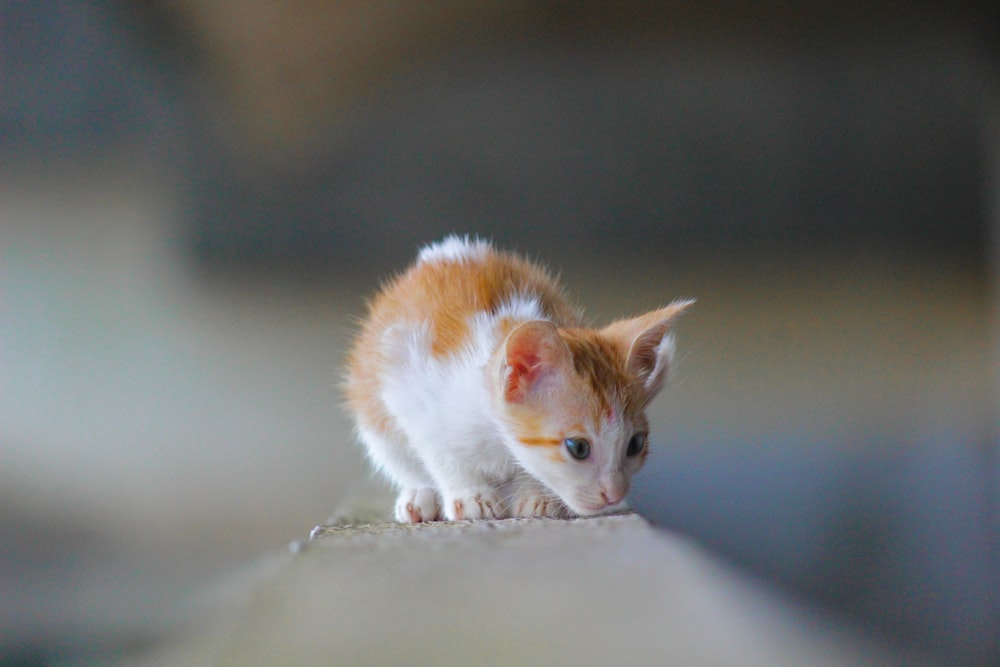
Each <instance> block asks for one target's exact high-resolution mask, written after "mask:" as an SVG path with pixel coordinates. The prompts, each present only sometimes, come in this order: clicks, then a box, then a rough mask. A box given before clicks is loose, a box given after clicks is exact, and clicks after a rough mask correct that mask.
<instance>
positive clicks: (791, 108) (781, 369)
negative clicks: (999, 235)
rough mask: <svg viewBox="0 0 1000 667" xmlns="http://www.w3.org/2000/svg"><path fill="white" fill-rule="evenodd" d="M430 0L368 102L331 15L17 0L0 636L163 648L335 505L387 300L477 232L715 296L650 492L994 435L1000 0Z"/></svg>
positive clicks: (1, 70) (9, 137)
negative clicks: (346, 410)
mask: <svg viewBox="0 0 1000 667" xmlns="http://www.w3.org/2000/svg"><path fill="white" fill-rule="evenodd" d="M428 6H430V7H432V9H434V10H435V11H438V10H439V11H441V16H442V17H443V18H442V20H441V21H440V24H441V25H442V26H444V27H443V28H441V29H440V30H433V29H431V28H427V30H426V34H424V33H423V32H420V31H417V33H418V34H417V35H416V36H413V35H407V34H406V33H405V32H404V33H402V34H401V33H398V32H395V31H393V30H392V29H391V28H393V23H392V21H390V20H388V19H385V18H384V17H382V18H381V19H380V20H379V21H371V22H369V23H368V24H366V25H365V26H364V27H363V30H364V31H373V32H372V33H371V35H369V33H367V32H364V31H363V32H362V34H363V35H369V37H370V39H369V40H368V41H364V40H358V41H359V43H360V44H361V46H358V47H357V48H358V49H360V50H361V55H359V56H358V59H359V60H361V59H362V56H366V57H368V59H369V61H371V62H376V63H379V64H378V66H377V67H376V66H373V71H374V73H373V72H372V71H369V70H365V69H362V71H361V72H360V74H359V73H354V74H353V76H356V77H360V78H359V79H358V80H363V81H374V82H375V83H373V84H371V85H370V86H367V87H365V88H364V93H363V94H360V93H359V94H357V95H352V94H351V91H352V90H354V88H351V87H350V86H348V85H347V84H349V83H350V82H351V81H354V80H355V79H352V78H351V77H350V76H348V74H350V72H347V71H346V70H344V69H343V67H342V66H343V65H344V63H349V62H351V61H350V59H349V58H346V57H345V56H344V54H343V53H341V52H337V51H333V52H332V53H331V52H325V51H315V52H314V51H309V50H308V49H305V48H304V47H303V46H302V45H305V46H309V45H313V44H322V43H324V34H325V33H323V32H320V33H319V34H318V35H317V34H312V33H310V32H309V27H310V25H314V26H318V27H319V28H322V27H324V26H325V25H326V24H325V23H323V21H321V20H320V18H321V17H317V16H313V15H314V14H316V13H317V12H319V13H322V12H323V11H324V10H323V9H322V8H321V6H319V5H315V6H314V5H313V4H312V3H289V4H288V6H287V7H286V9H285V10H283V13H282V12H279V14H281V15H280V16H275V17H271V19H270V22H267V21H265V22H263V23H261V21H262V20H263V19H261V15H262V14H261V12H258V11H256V10H255V9H254V7H256V6H255V5H252V6H248V7H247V8H246V9H245V11H241V10H240V8H238V7H234V6H231V5H229V4H227V3H224V2H217V3H207V2H200V3H199V2H183V3H176V4H174V5H170V6H166V5H156V4H154V5H151V6H145V5H140V4H131V3H111V2H108V3H79V2H73V1H71V0H60V1H58V2H52V3H35V4H30V3H12V2H8V3H3V5H2V7H0V9H2V12H3V20H0V313H2V317H0V545H2V546H0V659H7V658H8V657H9V659H10V660H11V661H14V664H18V663H17V662H16V661H18V660H20V661H21V663H20V664H47V662H48V661H50V660H56V659H59V658H60V656H65V655H71V654H76V655H94V656H104V655H107V654H108V653H114V652H117V651H121V650H125V649H126V648H127V647H129V646H132V645H134V644H136V643H140V644H141V643H142V642H145V641H153V640H154V639H155V632H156V631H155V630H154V629H153V628H160V627H162V626H163V624H164V623H165V622H166V623H167V624H168V625H169V620H170V619H164V618H163V614H162V609H164V608H168V607H169V605H170V603H171V601H173V600H176V599H177V598H178V596H180V595H182V594H184V593H185V592H187V591H191V590H196V589H197V588H198V587H199V586H200V584H201V583H202V582H204V581H205V580H207V579H209V578H210V577H212V576H213V575H215V574H217V573H218V572H221V571H225V570H227V569H232V568H234V567H236V565H237V564H238V563H239V562H242V561H247V560H250V559H252V558H253V557H254V556H255V555H256V554H258V553H260V552H261V551H263V550H267V549H271V548H274V547H280V546H281V545H283V544H284V543H286V542H287V541H288V540H290V539H292V538H296V537H301V536H302V535H303V534H304V533H305V532H306V531H307V530H308V528H309V527H310V526H312V525H313V524H315V523H317V522H318V521H320V520H322V519H323V518H324V517H326V516H327V515H328V514H329V513H330V512H331V511H332V510H333V508H334V507H335V506H336V505H337V504H338V503H339V502H340V500H341V499H342V498H343V497H344V496H345V494H347V493H348V490H349V488H350V485H351V484H352V483H353V482H354V481H355V480H357V479H359V478H362V477H363V476H364V475H365V474H366V468H365V466H364V463H363V461H362V459H361V456H360V452H359V450H358V448H357V447H356V446H355V445H354V444H353V441H352V437H351V434H350V431H349V424H348V421H347V420H346V418H345V416H344V414H343V412H342V411H341V409H340V407H339V405H338V403H339V400H340V397H339V394H338V388H337V382H338V377H339V372H340V359H341V356H342V354H343V352H344V349H345V345H346V343H347V341H348V339H349V336H350V333H351V330H352V328H353V327H354V326H355V318H357V317H358V316H359V315H360V314H361V313H362V308H363V298H364V296H365V295H367V294H369V293H371V291H372V290H374V289H375V288H376V286H377V284H378V280H379V279H380V278H381V277H383V276H384V275H385V274H386V273H387V272H391V271H396V270H399V269H401V268H403V266H405V263H406V262H408V261H410V259H411V258H412V257H413V255H414V253H415V251H416V249H417V248H418V247H419V246H420V245H422V244H424V243H427V242H430V241H433V240H435V239H436V238H439V237H440V236H441V235H443V234H445V233H448V232H460V233H471V234H478V235H482V236H487V237H491V238H493V239H495V240H496V241H497V242H499V243H501V244H503V245H505V246H509V247H512V248H516V249H518V250H521V251H524V252H526V253H528V254H529V255H531V256H535V257H538V258H541V259H542V260H543V261H545V262H547V263H548V264H550V265H551V266H552V267H553V268H554V269H556V270H558V271H560V273H561V274H562V276H563V278H564V280H565V281H566V283H567V285H568V286H569V288H570V291H571V292H572V293H573V294H574V295H575V296H576V297H577V298H578V300H579V301H580V302H581V303H582V304H583V305H584V306H585V307H586V308H587V311H588V313H590V314H591V315H592V316H593V317H594V318H595V320H598V321H600V320H604V319H607V318H611V317H614V316H617V315H620V314H624V313H630V312H638V311H642V310H645V309H648V308H650V307H654V306H657V305H660V304H662V303H664V302H666V301H669V300H671V299H673V298H676V297H680V296H694V297H697V298H698V299H699V303H698V305H697V307H696V308H695V310H693V311H692V313H691V315H690V316H689V317H687V318H686V319H685V320H684V321H683V323H682V324H681V325H680V327H679V350H680V364H679V367H678V368H677V371H676V373H675V377H674V381H673V383H672V385H671V386H670V387H669V388H668V390H667V391H666V392H665V393H664V396H663V397H662V398H661V399H660V400H659V401H658V402H657V403H656V405H655V407H654V409H653V414H652V415H651V417H652V420H653V424H654V442H655V443H656V445H657V449H656V451H655V452H654V455H653V456H652V457H651V459H650V463H649V465H648V467H647V469H646V470H645V471H644V472H643V473H642V475H641V476H640V478H638V479H637V481H636V484H637V486H638V489H637V492H639V493H642V494H645V495H646V497H649V496H650V495H654V496H655V494H656V488H657V484H658V480H662V479H664V477H665V476H666V471H668V470H669V468H670V465H671V457H672V456H682V455H683V453H684V452H685V451H703V450H706V449H711V450H715V451H718V452H720V453H722V454H723V455H724V453H725V452H726V451H733V450H735V449H736V448H738V449H739V451H740V452H741V453H745V452H746V451H747V448H759V449H760V450H761V451H768V452H772V453H773V452H775V451H777V452H779V453H780V452H783V451H788V452H791V453H794V454H795V455H796V456H799V455H802V454H803V453H808V452H810V451H817V452H821V451H823V450H825V449H827V448H831V447H832V448H838V447H843V448H850V447H855V448H866V449H877V448H879V447H880V446H893V447H895V446H899V445H898V443H913V442H917V443H928V442H932V443H936V445H935V446H944V447H949V446H954V447H968V448H972V449H975V450H977V451H979V450H985V449H987V448H991V447H993V443H995V442H996V436H997V433H996V428H997V379H998V377H997V342H998V341H997V329H996V326H997V325H996V301H995V294H996V282H995V280H996V275H997V270H996V266H997V263H996V253H995V245H994V244H995V239H996V226H995V225H993V226H991V220H992V221H995V219H996V217H997V215H998V213H997V211H998V207H997V206H996V201H997V198H998V195H997V188H996V183H997V174H998V173H1000V159H998V146H1000V142H998V141H997V140H996V137H997V136H1000V114H998V111H997V110H998V106H997V105H998V99H1000V98H998V88H997V85H998V77H997V64H998V53H997V46H996V44H997V40H996V38H997V35H998V29H997V28H998V22H997V15H996V12H995V11H994V10H986V9H983V8H981V7H980V6H979V5H977V4H972V3H970V4H962V3H959V4H951V3H889V4H888V5H885V6H884V7H881V8H879V9H871V10H869V15H863V14H855V13H851V12H848V10H846V9H843V10H842V9H839V8H838V7H837V6H834V5H833V4H830V5H828V4H824V3H819V4H816V5H810V8H807V9H788V8H785V9H782V8H781V7H779V6H777V5H771V4H767V5H766V6H762V7H763V8H762V7H755V6H753V5H751V4H749V3H746V4H744V3H725V2H721V3H708V4H707V5H705V7H703V8H701V9H698V10H686V9H684V8H683V7H682V6H680V5H674V4H670V3H668V4H665V5H663V6H661V7H660V8H658V9H657V10H656V11H651V10H649V9H648V7H646V6H645V5H643V4H642V3H637V4H634V5H633V4H632V3H623V4H622V6H621V7H620V8H618V9H616V10H614V11H612V10H610V9H608V8H607V6H604V5H599V4H597V5H594V4H585V5H581V6H576V5H572V4H571V3H560V2H551V3H538V4H537V5H531V4H530V3H529V4H528V5H523V4H519V3H513V4H512V5H511V7H512V9H504V10H503V11H498V10H497V9H496V6H497V5H494V4H492V3H488V2H487V3H482V4H481V5H475V6H474V7H476V8H481V9H482V11H483V15H482V16H479V15H476V14H475V11H478V10H467V9H466V10H463V11H458V12H457V13H456V12H455V11H451V12H450V13H449V12H448V11H445V10H446V9H448V8H449V6H451V5H450V3H447V2H439V3H430V5H428ZM539 7H541V8H542V9H539ZM345 8H346V9H345ZM352 9H353V10H355V11H360V10H359V6H354V5H352V4H351V3H347V4H345V5H342V6H340V8H339V9H338V10H337V11H342V12H348V18H350V17H351V15H350V11H351V10H352ZM452 9H453V7H452ZM487 10H488V11H487ZM330 11H333V10H330ZM340 18H343V16H341V17H340ZM419 18H420V20H421V21H423V23H416V24H415V25H420V26H424V25H428V26H431V27H433V26H434V25H437V24H436V23H435V22H434V19H435V16H434V15H426V16H421V17H419ZM293 19H294V20H293ZM445 19H447V20H445ZM331 20H332V19H331ZM358 20H359V22H360V19H358ZM255 21H256V23H255ZM467 24H468V25H467ZM220 26H225V29H223V28H221V27H220ZM262 26H263V28H262ZM268 26H270V28H271V29H270V30H267V28H268ZM473 26H474V27H475V29H472V28H473ZM466 27H468V29H466ZM493 27H496V29H493ZM358 29H359V30H362V28H358ZM379 30H382V31H383V33H384V35H385V37H384V44H382V43H381V42H379V41H378V40H377V39H375V37H377V36H378V35H379V34H380V33H379ZM234 35H235V37H234ZM337 35H339V33H336V34H333V36H332V37H328V38H327V39H326V40H325V41H330V42H336V40H335V39H334V37H336V36H337ZM372 35H374V36H372ZM459 36H460V38H459ZM340 37H341V38H342V39H343V42H344V44H346V46H344V48H345V49H348V48H349V47H350V45H351V42H350V40H348V39H346V38H343V35H340ZM404 37H406V39H404ZM255 39H256V40H259V41H258V42H255V41H254V40H255ZM241 40H242V41H241ZM372 40H375V41H372ZM394 40H395V41H394ZM373 44H374V45H375V46H373ZM400 44H402V45H403V46H405V47H406V48H403V46H400ZM297 45H298V46H300V47H302V48H300V49H299V51H297V50H296V47H297ZM379 45H382V46H384V47H385V50H386V51H387V52H391V53H393V54H394V57H393V58H385V59H382V60H379V59H378V58H376V57H375V56H374V55H372V54H371V53H369V51H374V52H375V54H376V55H377V54H378V49H377V48H376V47H377V46H379ZM423 46H426V47H427V48H426V49H424V50H422V48H423ZM241 49H242V51H241ZM269 49H271V50H269ZM394 49H395V50H394ZM425 51H426V56H425V55H423V54H425ZM255 52H260V53H263V54H265V55H266V56H267V57H268V58H269V60H267V61H266V62H269V63H272V64H273V67H272V70H273V71H271V70H269V74H270V78H267V77H264V76H263V75H261V76H260V77H258V78H253V77H252V76H249V75H247V72H250V73H253V72H259V71H260V70H261V66H260V65H259V64H257V65H255V66H253V67H249V66H244V67H243V69H241V68H240V66H239V65H238V64H239V63H240V62H243V61H241V60H240V54H244V55H245V56H246V59H245V60H246V61H247V62H252V54H253V53H255ZM303 52H304V53H305V55H303ZM283 53H287V54H290V55H289V56H288V62H287V63H286V62H284V61H282V60H281V58H280V54H283ZM310 54H314V55H313V56H310ZM258 57H259V56H258ZM323 58H328V59H329V61H324V60H323ZM275 63H276V64H275ZM296 63H299V65H298V66H295V67H293V65H295V64H296ZM301 63H307V64H308V67H303V66H301ZM283 67H284V68H283ZM376 74H377V76H376ZM338 77H341V78H338ZM327 80H330V81H334V82H337V81H344V82H347V83H344V84H343V85H342V86H340V87H337V86H327V87H324V86H325V85H326V84H324V83H323V82H324V81H327ZM303 91H306V93H308V92H310V91H313V93H314V94H315V98H316V99H315V100H314V105H313V106H312V107H310V106H308V105H305V104H304V103H303V104H298V103H297V101H298V100H300V98H301V99H306V98H305V97H301V96H302V95H305V94H306V93H304V92H303ZM315 91H319V92H315ZM345 91H346V92H345ZM310 94H312V93H310ZM309 99H311V98H309ZM282 102H284V103H285V105H284V106H280V105H281V103H282ZM289 109H290V110H291V111H289ZM324 109H329V112H328V113H326V112H324ZM296 114H298V115H296ZM289 128H291V129H289ZM123 647H125V648H123Z"/></svg>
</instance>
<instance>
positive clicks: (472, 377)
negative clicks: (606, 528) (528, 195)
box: [347, 237, 691, 522]
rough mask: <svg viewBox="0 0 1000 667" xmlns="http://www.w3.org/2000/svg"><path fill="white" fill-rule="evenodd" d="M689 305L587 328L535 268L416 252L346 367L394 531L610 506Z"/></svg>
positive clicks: (627, 472)
mask: <svg viewBox="0 0 1000 667" xmlns="http://www.w3.org/2000/svg"><path fill="white" fill-rule="evenodd" d="M690 303H691V302H679V303H675V304H673V305H671V306H668V307H666V308H663V309H660V310H658V311H653V312H651V313H647V314H646V315H644V316H641V317H639V318H635V319H633V320H623V321H621V322H617V323H615V324H612V325H611V326H609V327H606V328H605V329H603V330H600V331H597V330H591V329H586V328H583V321H582V317H581V315H580V313H579V311H577V310H576V309H575V308H573V307H572V306H571V305H569V303H568V301H567V299H566V297H565V295H564V294H563V292H562V290H561V288H560V287H559V286H558V284H557V283H556V282H555V281H554V280H553V279H552V278H551V277H550V276H549V275H548V274H547V273H546V272H545V271H544V270H542V269H541V268H539V267H537V266H535V265H533V264H531V263H529V262H527V261H525V260H523V259H520V258H518V257H516V256H514V255H511V254H507V253H501V252H498V251H496V250H494V249H493V248H492V247H491V246H490V245H489V244H488V243H486V242H483V241H469V240H467V239H459V238H456V237H449V238H447V239H445V240H444V241H442V242H440V243H438V244H435V245H432V246H428V247H426V248H424V250H423V251H422V252H421V253H420V256H419V258H418V260H417V263H416V264H415V265H414V266H413V267H411V268H410V269H409V270H408V271H407V272H406V273H404V274H402V275H401V276H399V277H398V278H397V279H395V280H394V281H392V282H391V283H389V284H388V285H387V286H386V287H385V288H384V289H383V290H382V291H381V292H380V293H379V294H378V295H377V296H376V297H375V299H374V300H373V302H372V304H371V307H370V311H369V315H368V318H367V319H366V321H365V322H364V326H363V329H362V331H361V333H360V335H359V336H358V338H357V340H356V341H355V345H354V347H353V349H352V351H351V354H350V357H349V360H348V376H347V397H348V404H349V406H350V408H351V410H352V411H353V413H354V415H355V418H356V421H357V428H358V433H359V436H360V438H361V440H362V441H363V442H364V444H365V446H366V448H367V451H368V455H369V457H370V459H371V460H372V462H373V463H374V464H375V466H376V467H377V468H378V469H379V470H381V471H382V472H383V473H384V474H385V475H386V476H387V477H388V478H389V480H390V481H391V482H393V483H394V484H395V485H396V486H397V487H398V488H399V490H400V495H399V498H398V500H397V503H396V518H397V520H399V521H406V522H419V521H430V520H435V519H439V518H441V517H442V515H443V516H444V517H445V518H448V519H463V518H464V519H476V518H493V517H505V516H569V515H573V514H595V513H599V512H601V511H606V510H608V509H614V508H615V507H616V506H618V505H620V504H621V503H622V502H623V500H624V497H625V493H626V492H627V490H628V482H629V478H630V477H631V475H632V474H633V473H634V472H635V471H636V470H638V468H639V467H641V466H642V463H643V461H644V460H645V457H646V448H645V447H644V446H643V445H644V438H645V434H646V432H647V430H648V425H647V423H646V418H645V415H644V414H643V410H644V408H645V406H646V404H647V403H648V402H649V400H650V399H651V398H652V397H653V396H654V395H655V393H656V392H657V391H658V390H659V387H660V385H661V383H662V382H663V380H664V378H665V376H666V371H667V368H668V365H669V361H670V356H671V353H672V350H673V342H672V340H671V338H670V336H669V335H668V334H667V328H668V326H669V324H670V322H671V320H672V319H673V318H674V317H675V316H676V315H677V314H679V313H680V312H681V311H682V310H683V309H684V308H686V307H687V306H688V305H689V304H690ZM637 439H638V440H640V441H641V442H638V443H637ZM567 440H573V442H572V443H571V444H567ZM582 440H585V441H586V443H585V445H586V446H584V445H581V444H580V443H581V441H582ZM637 444H638V445H639V446H638V447H636V445H637ZM630 445H631V449H629V447H630ZM583 449H587V450H589V451H587V452H584V451H582V450H583ZM574 452H575V454H576V456H574V455H573V454H574ZM580 454H583V456H580Z"/></svg>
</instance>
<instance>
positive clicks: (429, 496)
mask: <svg viewBox="0 0 1000 667" xmlns="http://www.w3.org/2000/svg"><path fill="white" fill-rule="evenodd" d="M440 518H441V503H440V502H439V501H438V495H437V491H435V490H434V489H432V488H430V487H426V486H425V487H423V488H421V489H403V491H401V492H400V494H399V497H398V498H396V521H398V522H400V523H420V522H422V521H437V520H438V519H440Z"/></svg>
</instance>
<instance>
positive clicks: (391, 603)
mask: <svg viewBox="0 0 1000 667" xmlns="http://www.w3.org/2000/svg"><path fill="white" fill-rule="evenodd" d="M248 584H249V586H248ZM241 586H242V587H243V589H244V593H246V595H245V596H244V597H243V599H242V600H240V601H238V600H237V598H233V599H231V600H230V604H229V606H228V609H227V613H226V614H222V615H220V616H219V617H217V618H218V619H220V620H219V621H218V622H217V623H216V624H215V625H212V624H209V625H206V626H202V629H201V632H200V636H189V637H186V638H183V639H181V640H179V641H177V642H175V643H173V644H168V645H166V646H163V647H161V649H160V650H159V651H158V652H157V653H155V654H152V655H148V656H146V658H145V659H144V660H143V661H142V662H141V664H150V665H153V664H180V663H181V662H183V663H184V664H201V663H204V664H208V663H211V664H221V665H278V664H295V665H314V664H315V665H319V664H323V665H329V664H336V665H352V664H404V663H405V664H410V665H423V664H428V665H430V664H577V665H579V664H684V665H694V666H697V665H725V664H732V665H736V664H738V665H768V666H774V665H803V664H809V665H869V664H870V665H877V664H884V663H887V662H888V660H889V659H890V658H891V656H889V655H886V654H878V653H877V652H874V651H873V650H872V649H871V647H867V646H864V645H862V644H861V643H860V642H858V641H855V640H854V639H853V638H851V637H849V636H847V635H843V634H841V633H839V632H835V631H833V630H831V629H829V628H826V627H825V626H822V625H821V624H819V623H818V622H817V621H815V620H808V619H805V618H804V617H802V616H801V615H798V614H796V613H793V612H792V611H791V609H790V608H789V607H788V606H786V605H784V604H783V603H780V602H778V601H777V600H776V599H775V598H772V597H771V596H770V595H769V594H767V593H765V592H763V591H762V590H761V589H759V588H757V587H756V586H753V585H750V584H748V583H747V582H746V581H744V580H742V579H740V578H739V577H738V576H736V575H734V574H732V573H731V572H729V571H728V570H727V569H725V568H724V567H722V566H720V565H719V564H718V563H716V562H715V561H714V560H713V559H712V558H711V557H709V556H707V555H706V554H704V553H703V552H701V551H700V550H699V549H698V548H697V547H695V546H694V545H692V544H691V543H689V542H687V541H686V540H684V539H682V538H680V537H677V536H674V535H671V534H669V533H664V532H661V531H656V530H654V529H652V528H651V527H650V526H649V525H648V524H646V523H645V522H644V521H643V520H642V519H641V518H639V517H638V516H636V515H618V516H610V517H604V518H597V519H579V520H570V521H559V520H548V519H508V520H503V521H480V522H440V523H434V524H424V525H416V526H410V525H399V524H391V523H381V524H369V525H363V526H357V525H349V526H332V525H331V526H320V527H317V528H316V529H315V530H314V531H313V535H312V539H311V540H310V541H309V542H308V543H302V544H299V545H293V549H292V550H291V554H290V555H289V556H287V557H285V558H284V559H283V560H282V561H281V562H277V563H272V564H271V566H269V567H267V568H262V569H261V570H260V572H258V575H257V577H256V578H253V577H252V578H251V579H250V580H249V581H244V582H242V584H241ZM221 619H228V620H226V621H225V622H223V620H221Z"/></svg>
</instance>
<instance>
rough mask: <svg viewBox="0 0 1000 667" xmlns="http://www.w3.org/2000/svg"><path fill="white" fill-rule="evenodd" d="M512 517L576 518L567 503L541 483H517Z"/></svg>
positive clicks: (511, 509)
mask: <svg viewBox="0 0 1000 667" xmlns="http://www.w3.org/2000/svg"><path fill="white" fill-rule="evenodd" d="M510 516H512V517H549V518H552V519H566V518H569V517H571V516H575V515H574V514H573V512H571V511H570V510H569V508H568V507H566V505H565V503H563V501H562V500H560V499H559V496H557V495H556V494H554V493H553V492H552V491H550V490H549V489H548V488H546V487H545V486H544V485H542V484H541V483H540V482H537V481H535V480H524V481H520V482H516V483H515V486H514V490H513V494H512V496H511V501H510Z"/></svg>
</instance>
